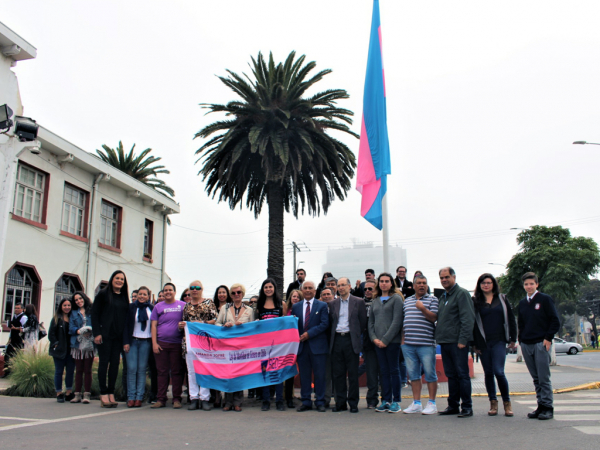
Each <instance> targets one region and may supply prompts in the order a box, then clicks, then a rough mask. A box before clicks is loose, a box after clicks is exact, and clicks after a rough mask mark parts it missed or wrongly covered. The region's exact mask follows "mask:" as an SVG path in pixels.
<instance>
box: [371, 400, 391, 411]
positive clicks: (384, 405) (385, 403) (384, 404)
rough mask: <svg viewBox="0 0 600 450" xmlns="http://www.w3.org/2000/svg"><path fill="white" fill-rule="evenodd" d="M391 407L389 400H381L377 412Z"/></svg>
mask: <svg viewBox="0 0 600 450" xmlns="http://www.w3.org/2000/svg"><path fill="white" fill-rule="evenodd" d="M389 409H390V404H389V403H388V402H381V405H379V406H378V407H377V408H375V412H388V410H389Z"/></svg>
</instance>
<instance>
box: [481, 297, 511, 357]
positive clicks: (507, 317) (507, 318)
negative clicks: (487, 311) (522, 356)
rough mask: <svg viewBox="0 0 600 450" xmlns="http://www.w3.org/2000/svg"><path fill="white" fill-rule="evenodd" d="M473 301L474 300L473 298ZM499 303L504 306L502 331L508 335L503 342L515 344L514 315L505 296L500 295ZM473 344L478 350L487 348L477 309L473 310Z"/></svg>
mask: <svg viewBox="0 0 600 450" xmlns="http://www.w3.org/2000/svg"><path fill="white" fill-rule="evenodd" d="M473 301H475V298H473ZM500 302H501V303H502V304H503V305H504V306H503V310H504V330H505V333H507V334H508V335H507V336H506V337H505V342H506V343H509V342H517V322H516V320H515V314H514V312H513V310H512V307H511V306H510V302H509V301H508V299H507V298H506V295H504V294H500ZM473 343H474V344H475V347H477V348H478V349H479V350H485V349H486V348H487V345H486V339H485V332H484V330H483V324H482V322H481V316H480V314H479V311H478V310H477V308H475V326H474V327H473Z"/></svg>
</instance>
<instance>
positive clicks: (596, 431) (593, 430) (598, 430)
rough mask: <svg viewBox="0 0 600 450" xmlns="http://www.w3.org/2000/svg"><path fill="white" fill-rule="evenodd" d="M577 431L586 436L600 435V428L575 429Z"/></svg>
mask: <svg viewBox="0 0 600 450" xmlns="http://www.w3.org/2000/svg"><path fill="white" fill-rule="evenodd" d="M573 428H575V429H576V430H579V431H581V432H582V433H585V434H600V426H596V427H573Z"/></svg>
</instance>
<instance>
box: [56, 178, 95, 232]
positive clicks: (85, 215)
mask: <svg viewBox="0 0 600 450" xmlns="http://www.w3.org/2000/svg"><path fill="white" fill-rule="evenodd" d="M67 187H68V188H70V189H74V190H77V191H79V192H81V193H82V194H83V195H84V196H85V201H84V205H83V224H82V233H83V235H82V236H79V235H77V234H73V233H70V232H68V231H65V230H63V218H64V208H65V203H68V202H66V200H65V190H66V189H67ZM69 204H71V203H69ZM74 206H76V207H77V205H74ZM89 221H90V193H89V191H86V190H85V189H81V188H80V187H79V186H76V185H74V184H72V183H69V182H66V181H65V185H64V188H63V200H62V209H61V218H60V235H61V236H66V237H69V238H72V239H76V240H78V241H82V242H86V243H87V242H89V239H88V233H89V224H90V222H89Z"/></svg>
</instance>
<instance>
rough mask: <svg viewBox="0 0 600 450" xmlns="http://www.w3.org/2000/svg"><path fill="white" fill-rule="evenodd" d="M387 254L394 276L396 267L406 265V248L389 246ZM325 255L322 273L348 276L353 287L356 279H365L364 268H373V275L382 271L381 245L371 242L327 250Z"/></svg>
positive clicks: (338, 276) (337, 276)
mask: <svg viewBox="0 0 600 450" xmlns="http://www.w3.org/2000/svg"><path fill="white" fill-rule="evenodd" d="M389 254H390V271H391V274H392V276H394V277H395V276H396V267H398V266H406V249H403V248H402V247H392V246H390V247H389ZM326 257H327V262H326V263H325V264H323V267H322V273H325V272H331V273H332V274H333V276H335V277H336V278H340V277H348V278H350V281H351V282H352V286H353V287H354V282H355V281H356V280H362V281H364V280H365V270H366V269H373V270H374V271H375V276H377V275H379V274H380V273H381V272H383V247H381V246H378V247H375V246H374V245H373V243H372V242H365V243H355V244H354V245H352V247H346V248H338V249H331V250H327V256H326ZM318 281H319V282H320V281H321V279H320V278H319V280H318Z"/></svg>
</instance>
